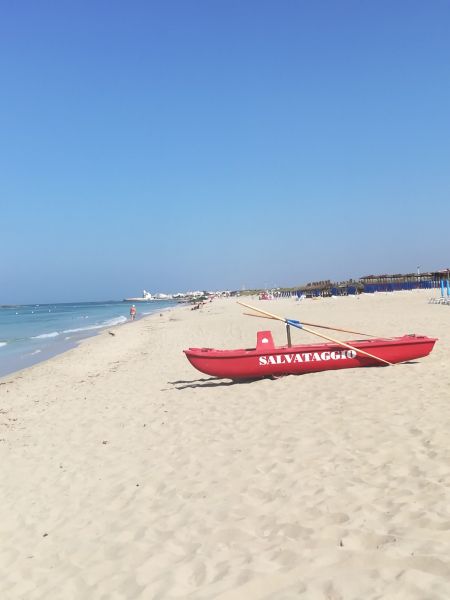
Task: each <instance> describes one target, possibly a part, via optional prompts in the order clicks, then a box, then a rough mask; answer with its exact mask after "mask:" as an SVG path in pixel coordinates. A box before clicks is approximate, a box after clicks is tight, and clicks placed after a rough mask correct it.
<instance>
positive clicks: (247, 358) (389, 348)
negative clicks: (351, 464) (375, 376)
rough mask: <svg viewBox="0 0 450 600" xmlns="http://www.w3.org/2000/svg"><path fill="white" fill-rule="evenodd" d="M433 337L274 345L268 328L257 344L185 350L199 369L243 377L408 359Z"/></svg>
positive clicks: (421, 353)
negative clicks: (244, 346) (252, 346)
mask: <svg viewBox="0 0 450 600" xmlns="http://www.w3.org/2000/svg"><path fill="white" fill-rule="evenodd" d="M436 341H437V340H436V338H429V337H426V336H422V335H404V336H402V337H395V338H372V339H370V340H353V341H351V342H345V344H348V346H351V349H349V347H348V346H347V347H345V346H343V345H341V344H337V343H325V344H324V343H318V344H302V345H295V346H291V345H287V346H278V347H276V346H275V344H274V342H273V338H272V333H271V332H270V331H258V334H257V343H256V348H250V349H239V350H215V349H213V348H189V349H188V350H184V353H185V354H186V357H187V359H188V360H189V362H190V363H191V364H192V365H193V366H194V367H195V368H196V369H198V370H199V371H201V372H202V373H206V374H207V375H214V376H216V377H224V378H228V379H233V380H245V379H257V378H262V377H270V376H280V375H301V374H304V373H314V372H317V371H328V370H331V369H351V368H354V367H371V366H382V365H386V363H400V362H405V361H410V360H414V359H416V358H422V357H424V356H427V355H428V354H430V352H431V351H432V350H433V347H434V344H435V343H436ZM359 350H360V351H361V353H360V352H358V351H359ZM366 353H369V354H370V355H371V356H368V355H367V354H366ZM381 361H384V362H381Z"/></svg>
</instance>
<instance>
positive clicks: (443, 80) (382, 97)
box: [0, 0, 450, 303]
mask: <svg viewBox="0 0 450 600" xmlns="http://www.w3.org/2000/svg"><path fill="white" fill-rule="evenodd" d="M449 75H450V3H448V2H447V1H443V0H442V1H441V0H434V1H432V2H423V1H421V2H416V1H414V0H412V1H411V0H408V1H406V0H405V1H392V0H391V1H378V0H377V1H376V2H375V1H372V2H369V1H367V2H363V1H361V0H339V1H337V0H336V1H334V2H331V1H328V2H327V1H321V0H317V1H314V2H311V1H301V0H297V1H283V0H277V1H275V0H273V1H270V2H269V1H264V0H258V1H250V0H248V1H244V0H240V1H234V0H227V1H225V0H216V1H211V0H209V1H195V0H192V1H188V0H183V1H170V0H168V1H164V2H163V1H160V2H151V1H145V2H143V1H142V2H141V1H135V2H127V3H125V2H118V1H111V0H108V1H106V0H105V1H102V2H101V1H96V0H90V1H89V2H87V1H85V2H82V1H79V2H75V1H66V2H56V1H54V2H45V1H42V2H31V1H29V2H20V3H19V2H16V3H11V2H9V3H8V2H6V1H3V2H0V78H1V79H0V81H1V94H0V139H1V144H0V203H1V204H0V207H1V221H0V250H1V255H2V259H3V260H2V263H1V268H0V303H2V302H3V303H7V302H46V301H49V302H51V301H70V300H96V299H97V300H101V299H109V298H111V299H114V298H118V299H120V298H122V297H123V296H127V295H134V294H138V293H140V291H141V290H142V288H146V289H150V290H151V291H153V292H157V291H172V292H175V291H179V290H186V289H218V288H233V289H236V288H241V287H242V286H244V285H245V286H247V287H258V286H265V285H269V286H273V285H279V286H282V285H283V286H293V285H296V284H300V283H305V282H307V281H311V280H318V279H333V280H341V279H346V278H349V277H353V278H356V277H359V276H362V275H365V274H369V273H383V272H411V271H415V270H416V267H417V265H421V268H422V270H427V269H439V268H444V267H447V266H448V264H449V263H450V260H449V243H448V238H449V223H450V208H449V207H450V202H449V196H450V169H449V158H450V110H449V107H450V77H449Z"/></svg>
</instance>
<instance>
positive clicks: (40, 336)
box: [31, 331, 59, 340]
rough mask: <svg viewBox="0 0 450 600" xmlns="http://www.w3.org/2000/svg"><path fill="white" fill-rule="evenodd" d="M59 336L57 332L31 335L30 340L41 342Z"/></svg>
mask: <svg viewBox="0 0 450 600" xmlns="http://www.w3.org/2000/svg"><path fill="white" fill-rule="evenodd" d="M58 335H59V332H58V331H52V332H51V333H41V335H33V337H32V338H31V339H32V340H41V339H43V338H54V337H57V336H58Z"/></svg>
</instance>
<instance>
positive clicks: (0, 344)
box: [0, 342, 8, 348]
mask: <svg viewBox="0 0 450 600" xmlns="http://www.w3.org/2000/svg"><path fill="white" fill-rule="evenodd" d="M7 344H8V342H0V348H1V347H2V346H6V345H7Z"/></svg>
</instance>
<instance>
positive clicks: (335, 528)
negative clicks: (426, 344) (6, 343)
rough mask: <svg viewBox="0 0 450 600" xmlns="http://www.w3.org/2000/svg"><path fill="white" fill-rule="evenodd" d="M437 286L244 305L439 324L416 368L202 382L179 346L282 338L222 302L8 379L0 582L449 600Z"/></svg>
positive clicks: (68, 591) (1, 391)
mask: <svg viewBox="0 0 450 600" xmlns="http://www.w3.org/2000/svg"><path fill="white" fill-rule="evenodd" d="M430 295H431V293H430V292H418V291H413V292H398V293H395V294H389V295H385V294H376V295H367V296H366V295H364V296H361V297H360V298H359V299H355V298H330V299H321V300H306V301H304V302H301V303H296V302H295V301H294V300H278V301H273V302H264V303H263V302H259V301H258V300H256V301H254V302H255V304H258V305H259V306H262V305H264V307H265V308H266V309H267V310H272V311H273V312H276V313H280V314H282V315H287V316H290V317H293V318H303V319H304V320H307V321H312V322H319V323H320V322H322V323H326V324H328V323H331V324H335V325H337V326H342V327H345V326H347V327H349V328H354V329H356V330H358V329H360V330H362V331H364V330H366V331H369V332H373V333H375V334H379V335H387V336H389V335H401V334H404V333H420V334H426V335H429V336H435V337H438V338H439V342H438V343H437V345H436V347H435V349H434V351H433V353H432V354H431V355H430V356H429V357H427V358H423V359H420V360H419V361H417V362H415V363H414V364H403V365H398V366H395V367H387V368H366V369H349V370H342V371H334V372H332V371H328V372H325V373H317V374H311V375H305V376H300V377H293V376H291V377H284V378H280V379H277V380H274V381H271V380H261V381H256V382H252V383H243V384H235V383H231V382H230V381H229V380H214V379H210V378H209V377H208V376H206V375H202V374H201V373H199V372H197V371H195V370H194V369H193V367H191V365H190V364H189V363H188V361H187V360H186V359H185V357H184V355H183V354H182V349H183V348H186V347H189V346H199V345H200V346H214V347H223V348H232V347H251V346H252V345H254V343H255V340H256V331H257V330H258V329H272V331H273V332H274V337H275V340H276V342H277V343H284V330H283V326H282V325H281V324H278V323H273V322H270V321H264V320H261V321H260V320H258V319H251V318H249V317H244V316H242V310H241V308H240V307H239V306H238V305H237V304H236V302H235V301H234V300H232V299H230V300H216V301H214V302H213V303H211V304H208V305H206V306H205V307H203V308H202V309H201V310H198V311H191V310H190V309H189V308H187V307H184V306H183V307H178V308H175V309H173V310H171V311H169V312H167V313H164V314H163V315H162V316H160V315H156V316H152V317H149V318H146V319H142V320H140V321H137V322H134V323H130V324H128V325H124V326H121V327H117V328H115V329H114V330H111V331H113V332H114V333H115V335H110V334H109V332H108V331H105V332H104V333H102V334H100V335H99V336H96V337H94V338H91V339H88V340H86V341H84V342H83V343H82V344H81V345H80V346H79V347H78V348H75V349H73V350H70V351H69V352H67V353H65V354H63V355H60V356H58V357H55V358H52V359H51V360H49V361H47V362H45V363H41V364H39V365H36V366H34V367H31V368H29V369H26V370H24V371H21V372H18V373H16V374H14V375H10V376H7V377H5V378H3V379H1V380H0V439H1V441H0V459H1V465H2V469H1V478H2V479H1V495H0V535H1V541H2V543H1V546H0V597H1V598H2V599H6V600H9V599H17V598H23V599H27V600H28V599H29V600H32V599H37V598H45V599H46V600H48V599H53V598H55V599H58V600H63V599H64V600H65V599H76V600H78V599H80V600H81V599H82V600H86V599H104V600H120V599H127V600H128V599H133V600H135V599H145V600H156V599H161V600H174V599H199V600H200V599H201V600H203V599H204V600H211V599H218V600H235V599H244V600H247V599H248V600H291V599H297V598H305V599H307V600H310V599H311V600H315V599H328V600H341V599H342V600H360V599H364V600H369V599H375V598H383V599H384V598H389V599H408V600H409V599H416V598H417V599H420V600H423V599H425V598H426V599H427V600H428V599H443V600H444V599H445V600H448V598H449V597H450V558H449V557H450V535H449V532H450V436H449V431H450V368H449V360H448V358H449V355H450V328H449V327H448V323H449V320H450V306H441V305H434V304H428V302H427V300H428V298H429V296H430ZM336 335H337V334H336ZM340 337H341V339H345V337H344V336H340ZM293 338H294V340H298V341H299V342H300V341H306V340H309V339H311V340H312V339H313V338H310V337H309V336H308V334H306V333H300V332H299V333H297V332H293ZM346 339H349V337H348V336H347V338H346Z"/></svg>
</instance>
